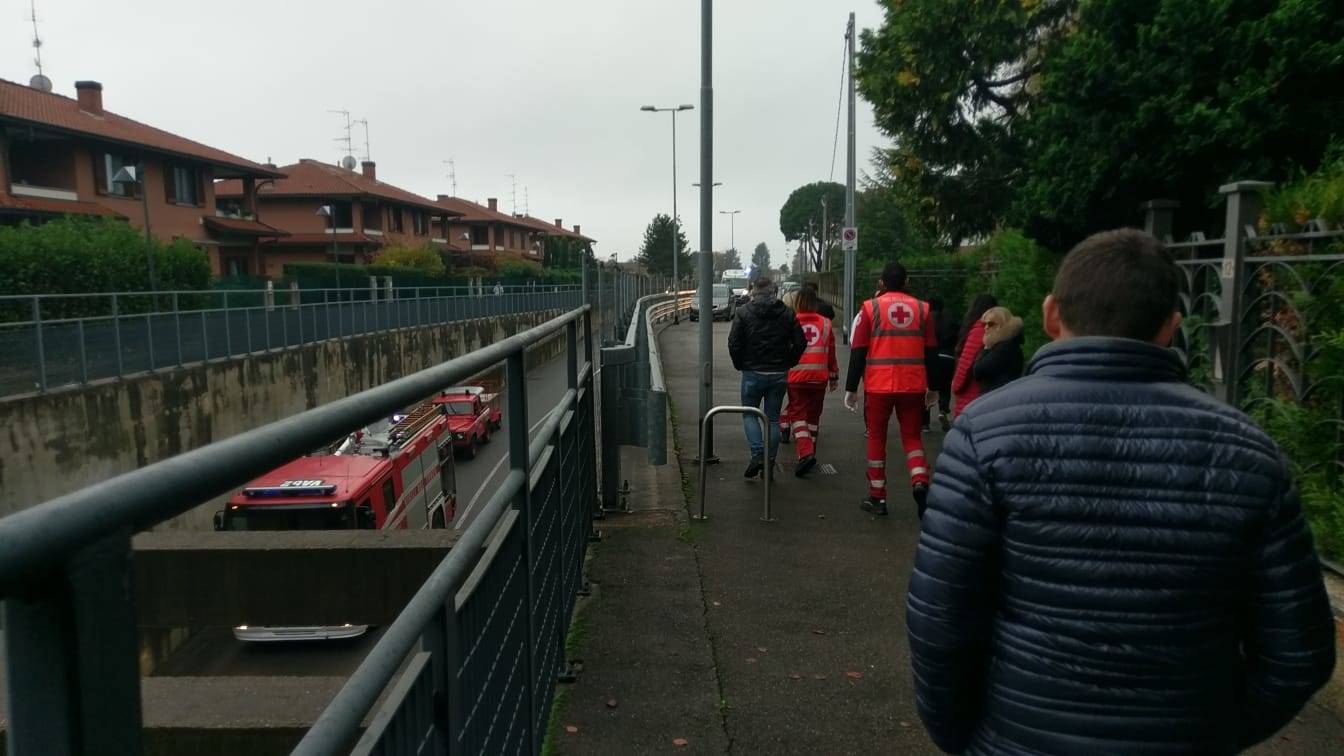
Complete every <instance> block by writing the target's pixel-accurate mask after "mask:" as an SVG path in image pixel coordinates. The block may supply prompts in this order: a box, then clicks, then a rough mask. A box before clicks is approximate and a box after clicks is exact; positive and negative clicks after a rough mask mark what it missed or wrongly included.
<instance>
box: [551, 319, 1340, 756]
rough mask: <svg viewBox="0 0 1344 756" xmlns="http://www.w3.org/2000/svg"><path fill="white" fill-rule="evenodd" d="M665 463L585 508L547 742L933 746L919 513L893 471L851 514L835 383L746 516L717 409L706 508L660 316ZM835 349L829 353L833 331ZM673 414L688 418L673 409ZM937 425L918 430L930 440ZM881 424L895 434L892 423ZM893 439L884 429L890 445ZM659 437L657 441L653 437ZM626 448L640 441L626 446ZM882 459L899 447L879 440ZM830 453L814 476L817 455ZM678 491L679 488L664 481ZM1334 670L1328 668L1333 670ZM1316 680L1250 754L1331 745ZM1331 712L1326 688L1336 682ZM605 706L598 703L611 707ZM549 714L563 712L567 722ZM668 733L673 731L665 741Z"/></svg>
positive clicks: (830, 748)
mask: <svg viewBox="0 0 1344 756" xmlns="http://www.w3.org/2000/svg"><path fill="white" fill-rule="evenodd" d="M727 329H728V325H727V324H715V334H714V337H715V338H714V340H715V343H716V344H717V345H718V351H717V352H716V354H715V357H714V360H715V362H714V367H715V370H714V404H716V405H718V404H737V403H738V398H739V397H738V374H737V373H736V372H735V371H734V370H733V369H732V364H731V362H730V361H729V359H728V355H727V348H726V341H727ZM661 342H662V345H663V346H662V353H663V354H664V355H679V356H680V357H676V358H674V359H669V360H668V361H667V362H665V364H664V366H663V367H664V373H665V375H666V379H667V385H668V391H669V393H670V398H671V400H672V405H673V412H674V417H675V418H676V419H677V423H676V427H675V430H674V432H675V440H676V443H677V446H678V448H679V449H680V458H681V464H682V468H681V471H678V469H677V468H676V466H675V465H668V466H667V467H664V468H648V467H647V466H643V467H642V468H641V467H640V466H638V465H637V464H636V462H637V460H638V459H640V458H641V457H639V456H635V457H632V458H631V463H630V464H627V465H626V468H625V470H626V476H627V477H629V478H630V483H631V486H632V489H633V493H632V507H634V508H635V509H636V510H640V511H637V513H636V514H632V515H614V516H612V517H609V518H608V519H607V520H606V521H604V522H602V523H599V527H600V528H601V530H602V531H603V532H604V534H605V538H604V541H603V542H602V543H600V544H596V545H595V547H594V557H593V560H592V564H591V568H590V575H591V577H592V580H593V581H594V582H595V583H597V584H598V585H597V589H596V591H595V593H594V597H593V599H592V600H591V602H590V604H589V605H588V606H586V607H585V608H584V609H583V610H582V612H583V614H582V615H581V618H580V620H579V625H580V626H581V627H582V628H584V630H583V632H581V633H579V634H578V635H580V636H581V638H578V639H577V643H576V648H575V649H574V650H573V651H572V652H571V653H572V655H573V656H575V657H578V658H583V659H584V672H583V673H582V675H581V676H580V678H579V681H578V682H577V683H575V684H574V685H572V686H569V687H567V688H566V689H565V690H564V693H563V696H564V699H563V701H562V702H561V704H560V705H559V707H558V708H559V710H560V713H559V714H558V715H557V717H555V719H554V724H555V725H556V726H555V727H553V730H552V737H551V739H550V748H551V749H552V750H553V751H554V752H557V753H574V754H579V753H584V754H587V753H643V752H681V753H727V752H735V753H769V754H774V753H807V754H820V753H825V754H832V753H902V754H906V753H910V754H923V753H937V750H936V749H935V748H934V746H933V745H932V743H931V742H930V741H929V740H928V737H927V736H926V735H925V734H924V730H923V727H922V726H921V725H920V722H919V718H918V716H917V714H916V713H915V703H914V694H913V690H912V688H911V680H910V660H909V650H908V648H907V645H906V640H905V623H904V619H905V591H906V585H907V578H908V575H909V572H910V565H911V563H912V561H913V555H914V549H915V544H916V541H917V538H918V521H917V518H916V516H915V507H914V502H913V500H912V499H911V498H910V496H909V492H908V488H907V487H906V486H904V485H901V483H900V481H902V480H903V479H904V473H903V471H902V472H901V473H899V474H898V473H897V472H896V471H895V469H893V472H892V474H891V476H890V477H891V478H892V481H893V483H892V485H891V486H890V487H889V493H890V497H891V498H890V505H891V512H892V514H891V516H890V517H887V518H874V517H872V516H870V515H867V514H865V513H863V512H861V511H860V510H859V508H858V501H859V498H860V497H861V496H863V494H864V492H865V481H864V474H865V469H866V466H865V441H864V437H863V426H862V423H861V421H860V419H859V417H858V416H857V415H855V414H852V413H850V412H848V411H846V410H845V409H844V407H843V405H842V404H841V396H842V395H841V393H840V392H836V393H834V394H830V395H828V397H827V401H826V409H825V413H824V414H823V415H822V420H821V428H822V431H821V443H820V445H819V448H818V459H819V460H820V462H821V463H822V464H820V465H818V467H817V469H815V470H814V471H813V472H812V473H811V475H810V476H809V478H807V479H805V480H799V479H796V478H794V477H793V457H794V449H793V447H792V446H784V447H782V448H781V451H780V461H781V462H783V463H785V464H783V465H782V467H783V469H782V470H780V471H779V472H778V476H777V477H778V482H777V483H776V484H775V489H774V501H773V507H774V516H775V518H776V519H777V522H774V523H763V522H761V521H760V520H759V518H760V514H761V493H762V491H761V485H762V484H761V483H760V482H759V481H745V480H744V479H743V478H742V470H743V468H745V467H746V464H747V450H746V444H745V441H744V439H743V436H742V426H741V422H740V420H739V419H738V418H736V417H731V416H730V417H728V418H726V419H724V420H723V421H720V422H716V428H715V452H716V453H717V454H718V456H719V457H720V458H721V459H722V464H720V465H718V466H716V467H711V468H710V473H709V481H708V497H707V498H708V506H707V511H708V514H709V518H710V519H709V520H708V521H707V522H703V523H702V522H695V521H690V520H689V519H688V518H687V512H686V509H685V503H686V502H687V501H689V502H690V505H691V506H692V507H695V502H694V497H695V495H696V492H697V491H698V485H699V480H698V469H697V467H696V466H695V465H693V464H692V462H691V459H692V458H693V457H694V456H695V455H696V453H697V452H696V450H695V442H696V428H695V424H694V421H693V418H694V417H695V415H696V411H697V390H698V387H697V381H696V376H695V372H696V370H695V365H694V360H692V359H687V358H686V357H685V355H692V354H694V353H695V349H696V343H697V341H696V331H695V327H694V326H689V325H683V326H680V327H673V328H669V329H668V330H667V331H665V332H664V333H663V336H662V339H661ZM840 351H841V354H840V362H841V365H842V368H843V365H844V364H846V363H847V361H848V355H847V354H846V350H844V348H841V350H840ZM688 418H691V419H692V420H691V421H689V422H688ZM941 435H942V434H941V433H938V432H935V433H929V434H925V445H926V448H927V450H928V451H929V453H930V455H931V456H935V457H936V453H937V451H938V448H939V440H940V438H941ZM893 439H894V433H893ZM893 446H894V448H895V450H896V451H897V452H899V448H900V447H899V443H898V442H896V443H894V444H893ZM670 448H671V447H669V449H670ZM641 451H642V450H641ZM889 456H890V461H891V462H893V463H894V462H899V453H897V454H893V455H889ZM827 464H829V465H830V466H832V467H833V468H834V471H835V473H834V474H826V471H825V470H824V466H825V465H827ZM683 495H685V497H686V498H683ZM1337 677H1338V675H1337ZM1325 699H1326V696H1324V695H1323V696H1320V697H1318V701H1317V702H1313V703H1312V704H1311V705H1310V706H1309V707H1308V708H1307V710H1306V711H1304V712H1303V714H1302V716H1301V717H1300V718H1299V720H1298V721H1297V722H1295V723H1294V724H1292V725H1291V726H1289V727H1288V728H1287V729H1286V730H1285V731H1284V732H1283V733H1280V735H1279V736H1276V737H1275V739H1274V740H1272V741H1270V743H1268V744H1266V745H1265V746H1262V747H1261V748H1258V749H1256V750H1255V751H1254V752H1253V753H1256V754H1280V753H1282V754H1290V753H1293V754H1298V753H1328V752H1338V751H1340V750H1341V749H1344V723H1342V722H1341V721H1340V719H1339V718H1338V716H1336V715H1335V714H1334V713H1332V709H1331V708H1327V707H1326V706H1325V705H1323V704H1322V703H1320V701H1323V700H1325ZM1335 701H1336V706H1335V707H1334V708H1333V711H1338V710H1339V708H1338V701H1339V699H1338V693H1336V699H1335ZM611 704H615V705H614V706H611ZM566 726H569V727H572V728H574V729H575V731H574V732H570V731H568V730H567V729H566ZM682 740H684V741H685V743H684V744H680V741H682Z"/></svg>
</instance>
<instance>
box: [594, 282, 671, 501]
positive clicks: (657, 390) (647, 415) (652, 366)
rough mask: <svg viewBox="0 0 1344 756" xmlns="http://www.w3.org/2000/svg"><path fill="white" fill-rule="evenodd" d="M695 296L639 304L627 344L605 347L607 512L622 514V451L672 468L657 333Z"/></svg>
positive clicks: (604, 492)
mask: <svg viewBox="0 0 1344 756" xmlns="http://www.w3.org/2000/svg"><path fill="white" fill-rule="evenodd" d="M690 303H691V296H690V292H681V293H680V294H678V295H676V296H674V295H672V294H650V295H648V296H645V297H641V298H640V299H639V300H637V301H636V302H635V304H634V310H633V312H632V315H631V319H630V322H629V325H628V327H627V328H626V334H625V342H624V343H623V344H620V345H617V346H611V347H603V348H602V353H601V363H602V507H603V508H604V509H620V508H622V507H621V504H620V493H621V492H620V480H621V456H620V447H621V446H622V445H627V446H642V447H645V448H647V449H648V450H649V464H650V465H665V464H667V387H666V386H665V384H664V382H663V365H662V356H661V355H660V354H659V351H658V338H657V333H656V332H655V330H654V326H655V324H657V323H661V322H664V321H666V320H668V319H671V318H673V317H674V316H675V315H677V314H678V313H680V312H682V311H683V310H686V309H689V307H690Z"/></svg>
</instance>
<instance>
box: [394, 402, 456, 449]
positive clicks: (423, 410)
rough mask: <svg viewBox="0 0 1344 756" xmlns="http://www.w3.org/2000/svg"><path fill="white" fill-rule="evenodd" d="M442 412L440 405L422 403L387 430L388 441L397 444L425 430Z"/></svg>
mask: <svg viewBox="0 0 1344 756" xmlns="http://www.w3.org/2000/svg"><path fill="white" fill-rule="evenodd" d="M441 414H442V410H441V409H440V407H439V406H438V405H436V404H433V403H427V404H422V405H420V406H419V407H416V408H415V409H413V410H411V411H410V412H409V413H407V415H406V417H403V418H402V419H401V420H400V421H399V422H398V423H397V424H396V425H394V426H392V427H391V428H390V429H389V430H388V432H387V441H388V445H389V446H396V445H398V444H400V443H402V442H404V441H405V440H406V439H408V438H412V437H414V436H415V434H417V433H419V432H420V431H422V430H424V429H425V427H426V426H428V425H429V424H430V423H432V422H434V420H435V419H436V418H437V417H438V416H439V415H441Z"/></svg>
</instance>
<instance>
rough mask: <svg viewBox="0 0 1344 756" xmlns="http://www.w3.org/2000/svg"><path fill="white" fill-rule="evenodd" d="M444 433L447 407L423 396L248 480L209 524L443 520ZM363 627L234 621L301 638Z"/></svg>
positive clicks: (448, 468) (253, 630) (349, 633)
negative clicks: (318, 449)
mask: <svg viewBox="0 0 1344 756" xmlns="http://www.w3.org/2000/svg"><path fill="white" fill-rule="evenodd" d="M452 441H453V437H452V433H451V432H450V431H449V429H448V415H447V414H446V413H445V412H444V410H443V408H442V407H440V406H439V405H436V404H434V403H432V402H427V403H425V404H423V405H420V406H418V407H416V408H415V409H413V410H411V411H410V412H408V413H406V414H404V415H403V414H398V415H394V416H392V417H391V418H389V419H388V420H386V421H383V422H380V423H377V424H375V425H372V426H370V427H369V428H366V429H365V430H362V431H357V432H355V433H352V434H350V435H349V436H348V437H347V438H345V439H344V440H342V441H340V442H338V443H336V444H333V445H332V446H331V447H329V448H327V449H324V450H322V451H321V452H319V453H317V454H312V455H309V456H306V457H300V458H299V459H296V460H294V461H292V462H289V463H287V464H284V465H281V466H280V467H278V468H276V469H275V470H272V471H271V472H269V473H267V474H266V475H263V476H262V477H260V478H258V479H256V480H254V481H252V482H251V483H250V484H248V486H247V487H246V488H244V489H242V490H241V491H239V492H238V493H236V494H234V495H233V496H232V497H231V498H230V499H229V502H228V504H227V506H226V507H225V508H224V509H223V510H221V511H219V512H217V513H215V529H216V530H346V529H356V528H367V529H384V530H389V529H393V528H446V527H448V525H449V524H451V523H452V521H453V517H454V516H455V515H456V513H457V480H456V470H455V468H454V465H453V448H452ZM366 629H367V628H366V627H364V626H360V625H345V626H341V627H295V628H277V627H248V626H247V625H242V626H239V627H237V628H235V629H234V635H235V636H237V637H238V639H239V640H248V641H283V640H306V639H316V638H344V637H353V636H357V635H360V634H361V633H363V632H364V631H365V630H366Z"/></svg>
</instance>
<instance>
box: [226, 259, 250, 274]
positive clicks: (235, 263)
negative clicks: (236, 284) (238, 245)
mask: <svg viewBox="0 0 1344 756" xmlns="http://www.w3.org/2000/svg"><path fill="white" fill-rule="evenodd" d="M224 275H225V276H226V277H229V278H243V277H245V276H246V275H247V258H246V257H225V258H224Z"/></svg>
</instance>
